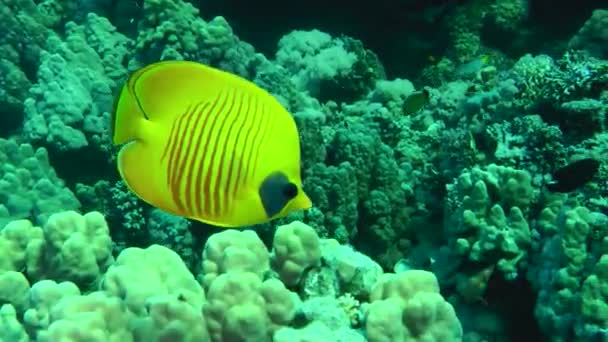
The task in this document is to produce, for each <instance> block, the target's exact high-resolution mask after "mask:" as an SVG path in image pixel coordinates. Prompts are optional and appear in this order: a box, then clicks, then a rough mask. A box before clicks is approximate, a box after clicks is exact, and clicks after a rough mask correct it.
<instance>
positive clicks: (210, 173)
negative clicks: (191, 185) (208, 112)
mask: <svg viewBox="0 0 608 342" xmlns="http://www.w3.org/2000/svg"><path fill="white" fill-rule="evenodd" d="M222 95H224V96H222V97H223V98H224V101H223V102H222V104H221V106H220V107H218V109H217V111H216V113H214V120H213V123H212V124H211V126H209V129H208V131H207V134H206V138H207V141H206V142H205V151H207V152H209V158H208V159H207V160H208V161H209V162H208V163H207V165H206V170H204V173H205V181H204V182H203V189H204V192H205V199H207V200H206V201H205V203H203V207H204V212H205V214H206V215H211V214H212V209H213V208H212V206H213V201H212V198H213V197H214V194H213V193H212V190H211V182H212V181H213V179H212V178H213V177H214V175H215V172H216V166H215V158H216V156H215V153H216V150H217V146H216V145H217V139H216V140H214V141H213V143H212V144H211V145H209V142H210V141H211V140H212V138H213V137H214V136H217V135H218V134H221V130H220V128H219V125H218V119H219V118H220V116H223V115H224V113H225V112H226V105H227V103H228V100H229V96H228V94H222ZM222 119H225V117H224V118H222ZM222 121H223V120H222Z"/></svg>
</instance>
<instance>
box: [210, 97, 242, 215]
mask: <svg viewBox="0 0 608 342" xmlns="http://www.w3.org/2000/svg"><path fill="white" fill-rule="evenodd" d="M228 96H229V97H230V105H229V106H228V107H227V108H226V110H224V111H223V112H222V113H221V115H222V123H221V125H220V127H219V129H218V131H217V134H216V136H215V143H214V145H213V152H211V153H212V155H213V156H212V158H211V160H213V171H214V172H213V173H212V174H211V182H210V184H209V186H210V187H211V189H212V190H211V194H212V196H213V197H212V198H213V201H212V205H213V210H212V214H213V217H216V218H217V217H218V215H220V213H221V212H222V210H223V208H222V203H221V198H220V196H221V194H220V193H219V185H220V183H221V181H222V176H223V174H224V171H225V170H224V161H223V160H222V156H221V154H219V153H218V150H219V149H220V146H221V145H224V146H226V143H227V141H226V122H227V121H228V118H230V117H231V116H234V115H233V114H232V112H233V109H234V107H235V104H236V96H235V94H234V93H230V94H229V95H228Z"/></svg>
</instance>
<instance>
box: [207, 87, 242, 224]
mask: <svg viewBox="0 0 608 342" xmlns="http://www.w3.org/2000/svg"><path fill="white" fill-rule="evenodd" d="M232 97H233V101H232V102H233V104H234V103H235V104H236V106H237V107H232V108H231V110H230V111H229V112H227V113H226V122H228V120H231V122H230V125H229V126H228V129H227V130H223V129H222V133H225V134H223V137H224V141H223V142H222V154H221V156H220V159H219V163H220V168H219V170H218V173H217V174H218V177H217V181H216V183H215V189H214V191H215V193H216V194H217V200H218V201H217V213H216V217H222V216H223V215H225V214H226V213H227V212H228V211H229V208H228V198H229V193H228V187H229V186H230V177H231V175H232V167H233V159H232V157H233V155H234V150H235V149H236V146H235V142H236V138H235V136H234V126H235V124H236V123H237V121H238V120H239V117H240V115H241V110H242V109H243V98H242V94H240V93H236V92H235V93H234V94H233V96H232ZM233 141H235V142H233ZM228 148H230V149H231V150H232V151H233V153H231V154H230V156H227V155H226V150H227V149H228ZM220 204H221V205H220Z"/></svg>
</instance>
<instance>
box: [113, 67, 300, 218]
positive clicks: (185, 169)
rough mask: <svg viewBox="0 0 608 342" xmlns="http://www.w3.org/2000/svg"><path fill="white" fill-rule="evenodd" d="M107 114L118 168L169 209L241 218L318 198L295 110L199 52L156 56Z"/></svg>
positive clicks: (278, 212)
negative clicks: (179, 57) (202, 60)
mask: <svg viewBox="0 0 608 342" xmlns="http://www.w3.org/2000/svg"><path fill="white" fill-rule="evenodd" d="M111 120H112V122H111V128H112V142H113V143H114V144H115V145H122V146H121V148H120V151H119V154H118V157H117V161H118V170H119V172H120V176H121V178H122V179H123V180H124V182H125V183H126V184H127V186H128V188H129V189H130V190H131V191H133V192H134V193H135V194H136V195H137V196H138V197H139V198H141V199H142V200H144V201H146V202H147V203H149V204H151V205H153V206H155V207H158V208H160V209H162V210H164V211H166V212H169V213H171V214H174V215H178V216H183V217H187V218H191V219H194V220H197V221H201V222H204V223H208V224H212V225H215V226H220V227H239V226H247V225H253V224H258V223H264V222H268V221H270V220H272V219H275V218H278V217H284V216H286V215H288V214H289V213H290V212H292V211H296V210H301V209H308V208H310V207H311V205H312V204H311V201H310V199H309V198H308V196H307V195H306V194H305V193H304V191H303V189H302V180H301V176H300V141H299V136H298V129H297V127H296V123H295V121H294V119H293V117H292V116H291V114H289V113H288V112H287V110H286V109H285V108H284V107H283V106H281V104H280V103H279V102H278V101H277V100H276V99H275V98H274V97H273V96H272V95H270V94H269V93H268V92H266V91H265V90H263V89H262V88H259V87H258V86H257V85H255V84H254V83H252V82H249V81H247V80H245V79H243V78H241V77H238V76H236V75H233V74H230V73H228V72H224V71H222V70H219V69H215V68H212V67H209V66H206V65H203V64H199V63H195V62H187V61H164V62H158V63H154V64H150V65H148V66H146V67H144V68H142V69H139V70H138V71H136V72H135V73H133V74H132V75H131V76H130V77H129V79H128V80H127V82H126V84H125V85H124V86H123V87H122V90H121V91H120V94H119V95H118V97H117V98H116V102H115V104H114V111H113V112H112V118H111Z"/></svg>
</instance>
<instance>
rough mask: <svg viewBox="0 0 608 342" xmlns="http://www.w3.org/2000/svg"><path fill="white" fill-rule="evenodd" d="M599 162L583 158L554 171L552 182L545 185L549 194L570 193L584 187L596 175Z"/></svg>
mask: <svg viewBox="0 0 608 342" xmlns="http://www.w3.org/2000/svg"><path fill="white" fill-rule="evenodd" d="M599 168H600V162H599V161H597V160H595V159H593V158H584V159H580V160H577V161H575V162H572V163H570V164H568V165H566V166H564V167H562V168H559V169H558V170H556V171H555V172H554V173H553V174H552V175H551V177H552V179H553V180H552V181H551V182H550V183H548V184H547V189H548V190H549V191H551V192H561V193H565V192H572V191H574V190H576V189H577V188H579V187H581V186H583V185H585V184H586V183H587V182H589V181H590V180H591V179H593V177H594V176H595V175H596V174H597V172H598V170H599Z"/></svg>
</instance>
